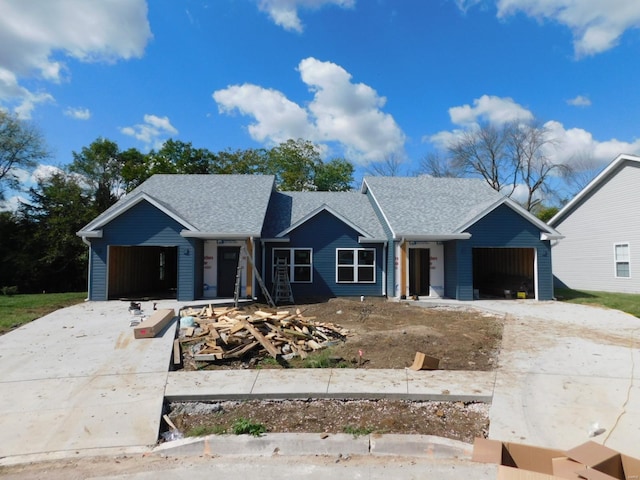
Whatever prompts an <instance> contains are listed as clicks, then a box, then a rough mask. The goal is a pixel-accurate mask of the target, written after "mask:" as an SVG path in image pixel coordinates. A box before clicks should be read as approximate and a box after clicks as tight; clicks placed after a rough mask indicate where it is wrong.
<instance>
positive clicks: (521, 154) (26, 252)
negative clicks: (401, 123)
mask: <svg viewBox="0 0 640 480" xmlns="http://www.w3.org/2000/svg"><path fill="white" fill-rule="evenodd" d="M552 143H553V140H551V139H550V138H549V135H548V132H547V131H546V130H545V128H544V127H541V126H540V125H539V124H535V123H530V124H522V123H510V124H506V125H503V126H501V127H494V126H491V125H484V126H481V127H479V128H477V129H474V130H469V131H468V132H466V133H464V134H463V135H460V136H457V137H455V138H454V139H452V141H451V142H449V144H448V145H447V148H446V151H445V152H444V154H442V155H429V156H427V157H425V158H424V159H423V160H422V162H421V163H420V168H419V170H418V171H416V172H413V174H415V175H417V174H428V175H431V176H438V177H445V176H448V177H465V176H467V177H468V176H475V177H480V178H483V179H484V180H485V181H486V182H487V184H489V185H490V186H491V187H492V188H494V189H496V190H498V191H501V192H502V193H504V194H506V195H508V196H511V195H513V194H514V192H515V190H516V186H520V187H521V188H524V189H525V190H526V195H525V198H526V199H525V200H524V201H521V203H522V205H523V206H524V208H526V209H527V210H530V211H533V212H534V213H537V214H539V216H540V217H541V218H543V219H546V218H548V217H550V215H552V214H553V213H554V212H555V211H557V207H556V206H553V205H552V206H551V207H550V208H549V203H548V201H549V199H551V198H554V197H553V195H554V193H555V192H553V189H552V186H551V182H550V180H551V178H552V177H553V176H554V175H555V176H563V177H564V178H571V171H570V169H569V168H568V167H567V166H566V165H559V164H555V163H553V162H552V161H551V160H550V158H549V157H548V155H547V151H548V149H547V147H548V146H549V145H550V144H552ZM48 157H49V153H48V151H47V148H46V145H45V142H44V140H43V137H42V135H41V133H40V132H39V131H38V129H37V128H35V127H34V126H33V125H31V124H29V123H26V122H24V121H22V120H20V119H18V118H17V117H16V116H14V115H12V114H9V113H7V112H5V111H2V110H0V200H2V199H4V196H5V195H6V190H7V189H13V190H16V189H19V188H20V186H21V181H20V178H21V176H20V172H25V171H32V170H33V169H34V168H35V167H36V166H37V165H38V164H40V163H41V162H43V161H44V160H46V159H47V158H48ZM400 165H401V162H400V160H399V159H398V157H390V158H387V159H386V160H384V161H382V162H378V163H374V164H372V165H370V167H369V170H368V173H369V174H371V175H397V174H399V167H400ZM155 174H266V175H274V177H275V181H276V187H277V188H278V189H279V190H281V191H347V190H350V189H351V188H352V185H353V182H354V166H353V164H352V163H351V162H349V161H348V160H346V159H344V158H333V159H331V160H329V161H323V160H322V157H321V153H320V149H319V147H318V146H317V145H315V144H313V143H312V142H310V141H307V140H303V139H298V140H288V141H286V142H283V143H281V144H279V145H277V146H275V147H273V148H270V149H266V148H257V149H254V148H249V149H244V150H235V151H233V150H225V151H220V152H211V151H209V150H207V149H206V148H196V147H194V146H193V145H192V144H191V143H190V142H183V141H180V140H174V139H169V140H167V141H165V142H164V144H163V145H162V146H161V147H160V148H158V149H157V150H156V149H153V150H151V151H150V152H148V153H142V152H140V151H139V150H137V149H135V148H130V149H128V150H121V149H120V148H119V146H118V144H117V143H116V142H114V141H112V140H109V139H106V138H98V139H96V140H95V141H94V142H92V143H91V144H90V145H88V146H86V147H83V148H82V149H81V150H80V151H79V152H72V161H71V162H70V163H69V164H68V165H67V166H65V167H61V168H57V169H54V170H53V172H52V173H51V174H49V175H46V176H41V177H39V178H37V180H36V183H35V185H34V186H32V187H30V188H28V189H27V190H26V194H27V196H28V199H27V200H26V201H24V202H21V203H20V205H19V207H18V208H17V210H15V211H4V212H0V288H3V287H5V290H6V288H7V287H14V286H15V287H17V290H18V291H20V292H23V293H31V292H40V291H50V292H54V291H81V290H83V289H85V288H86V280H87V278H86V277H87V260H88V258H87V255H88V248H87V246H86V245H84V244H83V243H82V241H81V239H79V238H78V237H77V236H76V235H75V233H76V232H77V231H79V230H80V229H81V228H82V227H83V226H84V225H86V224H87V223H89V222H90V221H91V220H92V219H93V218H95V217H96V216H97V215H99V214H100V213H101V212H103V211H104V210H106V209H107V208H109V207H110V206H111V205H113V204H114V203H115V202H117V201H118V199H119V198H120V197H121V196H123V195H125V194H126V193H128V192H130V191H131V190H133V189H134V188H136V187H137V186H139V185H140V184H141V183H142V182H144V181H145V180H146V179H148V178H149V177H151V176H152V175H155ZM545 199H546V203H545Z"/></svg>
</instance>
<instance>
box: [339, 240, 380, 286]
mask: <svg viewBox="0 0 640 480" xmlns="http://www.w3.org/2000/svg"><path fill="white" fill-rule="evenodd" d="M336 281H337V282H338V283H375V282H376V249H375V248H338V249H336Z"/></svg>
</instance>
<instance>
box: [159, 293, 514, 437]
mask: <svg viewBox="0 0 640 480" xmlns="http://www.w3.org/2000/svg"><path fill="white" fill-rule="evenodd" d="M246 308H247V310H248V311H255V310H258V309H262V310H268V309H267V307H266V306H264V305H252V306H250V307H246ZM292 308H293V309H295V308H299V309H300V310H301V311H302V312H303V315H304V316H305V317H315V320H316V321H319V322H327V323H334V324H337V325H340V326H341V327H343V328H346V329H348V330H349V332H350V333H349V335H348V336H347V337H346V341H345V342H344V343H342V344H340V345H337V346H334V347H331V348H329V349H325V350H321V351H318V352H314V353H311V354H310V355H309V357H307V359H305V360H301V359H292V360H290V361H289V362H288V363H287V364H286V365H284V366H283V365H282V364H279V363H277V362H275V361H274V360H273V359H272V358H271V357H269V356H268V355H266V353H265V352H263V353H262V354H259V355H256V354H255V353H253V354H251V355H250V356H248V357H245V358H243V359H241V360H235V361H228V362H211V363H207V364H197V365H196V364H195V363H193V362H185V369H194V368H198V369H219V368H286V367H287V366H288V367H291V368H305V367H307V368H309V367H336V368H341V367H342V368H372V369H373V368H375V369H387V368H392V369H402V368H405V367H409V366H410V365H411V364H412V363H413V359H414V357H415V353H416V352H422V353H426V354H427V355H430V356H432V357H437V358H439V359H440V365H439V368H440V369H445V370H484V371H487V370H493V369H494V368H495V366H496V364H497V356H498V352H499V349H500V344H501V339H502V327H503V317H501V316H496V315H491V314H487V313H481V312H478V311H476V310H473V309H470V308H466V307H451V306H437V305H436V304H434V306H433V307H427V308H425V307H424V306H417V305H413V304H412V303H411V302H387V301H386V300H383V299H375V298H371V299H368V298H365V300H364V301H363V302H361V301H360V299H345V298H340V299H331V300H329V301H324V302H316V303H305V304H301V305H296V306H294V307H292ZM281 309H287V307H281ZM360 352H362V356H360ZM169 410H170V412H169V415H170V417H171V419H172V420H173V421H174V423H175V424H176V425H177V427H178V428H179V429H180V431H181V432H183V433H185V434H187V435H203V434H208V433H231V432H232V431H233V425H234V423H235V422H237V421H238V420H244V421H247V422H249V423H252V424H256V425H263V426H264V428H265V429H266V431H268V432H310V433H311V432H317V433H323V432H325V433H345V432H346V433H353V434H356V435H357V434H366V433H402V434H423V435H437V436H442V437H447V438H451V439H456V440H462V441H465V442H472V441H473V438H475V437H477V436H486V435H487V432H488V427H489V415H488V410H489V406H488V405H485V404H476V403H469V404H465V403H462V402H418V401H400V400H288V401H268V400H255V401H246V402H214V403H174V404H171V405H170V406H169Z"/></svg>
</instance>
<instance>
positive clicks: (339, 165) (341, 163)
mask: <svg viewBox="0 0 640 480" xmlns="http://www.w3.org/2000/svg"><path fill="white" fill-rule="evenodd" d="M353 172H354V168H353V164H352V163H351V162H349V161H347V160H345V159H343V158H334V159H333V160H331V161H329V162H326V163H320V164H317V165H316V171H315V175H314V185H315V187H316V189H317V190H318V191H322V192H346V191H348V190H351V184H352V183H353Z"/></svg>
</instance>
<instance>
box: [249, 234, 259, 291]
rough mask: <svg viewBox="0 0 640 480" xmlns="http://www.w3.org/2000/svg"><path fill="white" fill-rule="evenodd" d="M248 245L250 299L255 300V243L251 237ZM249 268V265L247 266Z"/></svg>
mask: <svg viewBox="0 0 640 480" xmlns="http://www.w3.org/2000/svg"><path fill="white" fill-rule="evenodd" d="M249 243H250V244H251V265H250V266H251V297H252V298H257V296H256V271H255V270H256V243H255V241H254V239H253V237H249ZM247 268H249V265H247Z"/></svg>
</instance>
